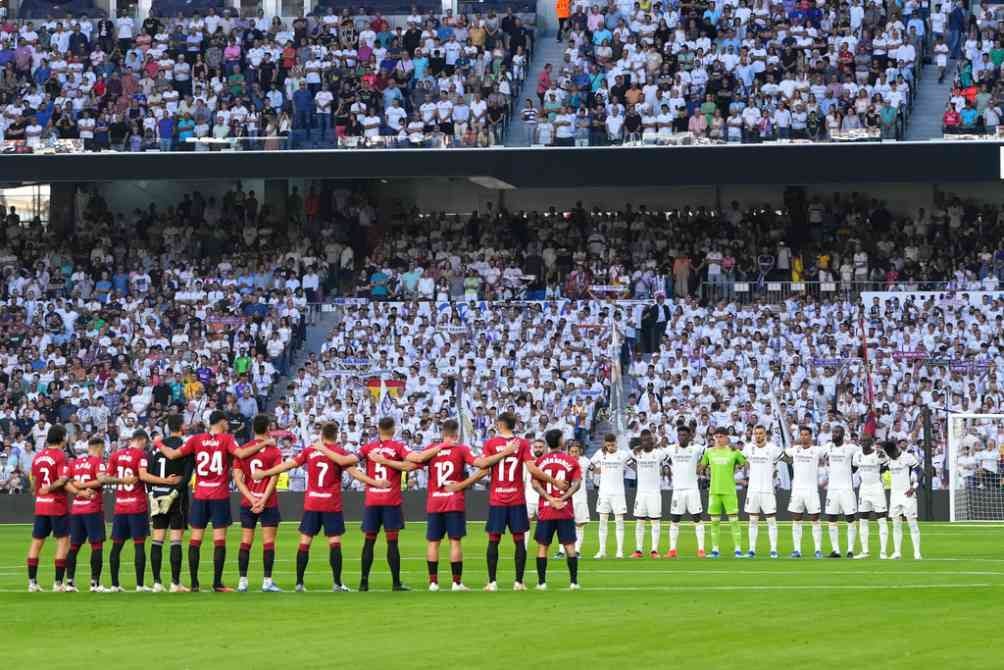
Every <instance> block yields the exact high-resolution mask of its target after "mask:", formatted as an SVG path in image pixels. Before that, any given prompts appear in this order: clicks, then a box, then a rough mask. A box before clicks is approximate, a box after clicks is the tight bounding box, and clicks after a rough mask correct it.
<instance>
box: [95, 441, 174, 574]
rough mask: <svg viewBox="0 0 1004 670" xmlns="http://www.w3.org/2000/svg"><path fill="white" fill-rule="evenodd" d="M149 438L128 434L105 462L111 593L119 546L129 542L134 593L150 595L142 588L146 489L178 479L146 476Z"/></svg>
mask: <svg viewBox="0 0 1004 670" xmlns="http://www.w3.org/2000/svg"><path fill="white" fill-rule="evenodd" d="M149 441H150V436H149V435H147V434H146V431H145V430H137V431H136V432H134V433H133V434H132V437H131V438H130V440H129V444H128V446H126V447H123V448H122V449H119V450H118V451H115V452H113V453H112V455H111V456H110V457H109V458H108V472H109V473H110V474H109V476H108V477H106V478H105V482H107V483H115V484H116V486H115V513H114V514H113V515H112V550H111V552H110V553H109V554H108V572H109V573H111V578H112V585H111V586H110V587H109V588H108V591H109V592H111V593H116V592H120V591H122V587H121V586H120V585H119V559H120V556H121V555H122V545H123V543H124V542H125V541H126V540H127V539H132V541H133V546H134V547H135V550H136V554H135V556H134V559H133V566H134V567H135V569H136V590H137V591H151V590H152V589H151V588H150V587H149V586H146V585H144V583H143V577H144V574H145V573H146V538H147V536H149V535H150V523H149V521H148V519H147V509H148V507H147V502H146V485H147V484H160V485H164V486H173V485H175V484H177V483H178V482H179V481H180V478H179V477H178V476H176V475H175V476H172V477H166V478H165V477H156V476H154V475H151V474H150V473H149V472H147V464H148V461H147V446H148V444H149Z"/></svg>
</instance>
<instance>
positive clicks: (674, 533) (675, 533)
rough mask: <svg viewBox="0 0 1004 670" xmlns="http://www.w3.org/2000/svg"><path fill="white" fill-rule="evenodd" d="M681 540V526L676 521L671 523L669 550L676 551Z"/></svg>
mask: <svg viewBox="0 0 1004 670" xmlns="http://www.w3.org/2000/svg"><path fill="white" fill-rule="evenodd" d="M679 540H680V524H678V523H676V522H675V521H670V522H669V550H670V551H673V550H674V549H676V543H677V542H678V541H679Z"/></svg>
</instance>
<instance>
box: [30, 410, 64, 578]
mask: <svg viewBox="0 0 1004 670" xmlns="http://www.w3.org/2000/svg"><path fill="white" fill-rule="evenodd" d="M65 443H66V429H65V428H63V427H62V426H53V427H51V428H49V432H48V434H47V435H46V436H45V449H43V450H42V451H40V452H38V453H37V454H35V458H33V459H32V460H31V482H32V485H33V486H34V488H35V524H34V527H33V528H32V531H31V545H30V546H29V547H28V591H29V593H35V592H38V591H42V590H43V589H42V587H41V586H39V584H38V556H39V554H41V553H42V547H43V545H45V538H47V537H48V536H49V534H50V533H51V534H52V536H53V537H54V538H56V579H55V583H54V585H53V587H52V590H53V591H62V590H63V575H64V574H65V572H66V554H67V552H69V549H70V536H69V528H68V527H67V526H68V524H67V512H68V511H69V509H68V507H69V505H68V503H67V496H66V491H65V490H63V489H64V486H65V485H66V483H67V482H68V481H69V479H70V470H69V467H68V465H67V462H66V453H65V452H64V451H63V447H64V445H65Z"/></svg>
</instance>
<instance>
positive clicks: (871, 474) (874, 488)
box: [854, 439, 889, 559]
mask: <svg viewBox="0 0 1004 670" xmlns="http://www.w3.org/2000/svg"><path fill="white" fill-rule="evenodd" d="M888 462H889V459H888V458H887V457H886V455H885V452H884V451H882V450H880V449H876V448H875V446H874V445H873V444H872V442H871V439H867V440H863V441H862V444H861V451H859V452H858V453H857V454H855V456H854V465H855V466H856V467H857V469H858V475H860V476H861V488H860V489H859V490H858V525H859V526H860V528H859V531H860V533H859V537H860V538H861V553H859V554H858V555H857V556H855V558H868V521H869V519H873V520H875V521H876V522H878V531H879V558H882V559H884V558H886V547H887V546H888V545H889V524H888V523H886V515H887V513H888V509H889V508H888V507H887V506H886V500H885V488H884V487H883V486H882V471H883V470H885V469H886V466H887V464H888ZM866 515H867V516H866Z"/></svg>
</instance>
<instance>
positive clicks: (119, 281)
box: [0, 187, 1004, 488]
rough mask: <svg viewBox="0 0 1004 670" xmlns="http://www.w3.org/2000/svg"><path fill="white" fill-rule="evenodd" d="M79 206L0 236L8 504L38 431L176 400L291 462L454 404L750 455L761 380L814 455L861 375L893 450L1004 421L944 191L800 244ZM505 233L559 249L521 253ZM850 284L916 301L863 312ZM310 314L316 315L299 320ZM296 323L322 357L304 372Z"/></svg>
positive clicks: (308, 205)
mask: <svg viewBox="0 0 1004 670" xmlns="http://www.w3.org/2000/svg"><path fill="white" fill-rule="evenodd" d="M80 196H81V199H80V201H79V202H80V204H81V206H80V210H79V211H80V218H79V220H78V222H77V225H78V227H77V230H76V232H75V234H74V235H73V236H71V237H68V238H65V239H56V238H54V237H52V236H51V235H48V234H47V233H46V232H45V230H44V229H43V228H42V227H41V226H39V225H38V224H37V223H29V222H27V221H25V222H22V221H21V220H20V218H19V217H18V215H17V213H16V212H10V214H9V215H8V216H7V217H6V218H5V220H4V224H5V225H4V226H3V238H2V244H0V247H2V248H0V251H2V253H0V257H2V258H3V259H4V261H3V262H4V269H3V278H4V281H3V284H2V288H0V290H2V292H3V305H4V309H3V319H2V324H0V326H2V332H3V337H4V341H5V342H6V343H7V345H6V348H5V352H4V354H3V363H4V365H3V366H2V370H0V374H2V380H0V385H2V387H3V389H4V391H3V409H2V410H0V426H3V434H4V439H3V447H4V453H5V455H6V458H7V461H6V466H5V470H4V472H5V475H4V478H3V481H4V482H6V486H7V487H8V488H16V485H17V484H20V483H23V482H22V481H21V478H20V474H19V473H20V472H23V464H24V458H25V457H26V454H27V455H28V456H27V457H28V458H30V453H31V449H32V447H33V446H35V445H37V443H38V441H39V440H44V436H45V432H46V429H47V427H48V425H50V424H51V423H54V422H61V423H64V424H66V425H68V426H70V427H71V432H72V433H73V439H74V441H78V440H83V439H85V438H86V437H87V436H88V435H90V434H91V433H92V432H94V431H98V432H100V433H101V434H105V432H106V431H107V433H108V434H109V436H110V438H111V440H112V443H114V442H115V440H116V439H117V436H122V435H124V434H126V433H127V432H128V431H131V430H132V429H133V428H134V427H136V426H146V427H151V428H152V427H154V426H155V425H156V424H157V422H158V421H159V419H160V418H161V417H162V416H163V414H164V413H165V412H167V411H168V408H169V407H173V406H179V407H181V408H182V410H183V411H184V412H185V414H186V417H187V418H188V419H189V420H191V421H193V422H198V421H199V420H200V419H201V418H204V415H205V414H206V413H207V412H209V411H211V410H212V409H214V408H224V409H225V410H226V411H227V412H229V413H230V415H231V418H232V420H233V422H234V430H235V432H237V433H238V434H241V433H243V432H246V430H247V428H246V423H247V420H248V419H249V418H250V417H251V416H253V415H254V414H255V413H256V412H257V411H259V410H261V409H264V408H265V407H266V406H272V405H273V401H276V404H275V405H274V414H275V416H276V420H277V425H276V427H275V428H276V430H277V431H279V432H280V434H281V435H282V436H283V447H284V449H286V450H287V451H289V450H291V449H293V448H294V447H295V446H296V445H300V444H303V443H305V442H306V441H309V439H311V435H313V433H314V431H315V429H316V425H317V422H319V421H324V420H328V419H333V420H336V421H338V422H339V423H340V424H341V425H342V430H343V432H344V434H345V435H344V440H343V441H344V442H345V443H346V444H349V445H354V444H359V443H361V442H363V441H365V439H366V438H367V437H368V436H372V435H373V434H374V430H375V425H374V424H375V420H376V419H377V418H378V417H379V416H380V415H381V414H385V413H390V414H393V415H396V416H398V418H399V419H400V421H401V425H402V428H403V429H404V431H405V432H404V433H403V436H404V438H405V439H406V440H409V441H411V442H413V443H414V445H415V446H417V445H418V444H421V443H423V442H424V441H425V440H426V439H427V438H428V436H429V434H430V433H429V431H430V430H431V428H430V426H431V424H432V423H433V422H434V421H435V420H436V419H438V418H442V417H443V416H444V413H446V414H447V415H449V414H453V413H455V412H457V407H458V405H462V406H463V407H464V408H465V409H466V411H467V412H468V415H467V417H466V420H467V421H468V422H469V424H467V430H468V431H469V432H468V435H469V436H470V438H471V439H472V440H474V441H479V440H480V439H482V438H483V437H485V436H486V435H487V431H488V430H490V421H488V417H490V416H492V415H494V414H495V413H496V412H497V411H500V409H503V408H510V407H511V408H513V409H514V410H515V411H516V412H517V414H518V415H519V417H520V419H521V421H522V425H521V430H522V431H523V432H524V433H530V434H534V435H538V434H540V433H541V432H542V431H543V430H545V429H548V428H554V427H557V428H560V429H562V430H563V431H566V432H567V434H568V437H569V438H570V439H575V440H577V441H579V442H581V443H583V444H584V445H586V446H587V447H591V446H593V445H595V440H596V438H597V436H598V435H600V434H602V431H603V430H606V429H607V428H605V427H604V426H607V427H608V426H609V425H610V423H609V422H610V421H612V420H613V417H614V414H616V413H618V412H622V413H623V414H622V416H623V420H624V426H625V429H626V430H627V432H628V433H629V434H630V435H631V436H637V435H638V433H639V431H640V430H642V429H643V428H650V429H651V430H653V432H654V433H655V434H656V435H657V439H658V440H660V441H673V439H674V436H673V435H672V434H671V433H672V430H673V426H675V425H676V424H677V422H678V421H679V420H683V421H687V422H691V423H693V424H694V425H695V426H696V427H697V434H698V436H700V437H702V438H703V437H704V436H706V435H707V433H708V431H710V430H712V429H713V428H714V427H715V426H717V425H720V424H727V425H728V426H730V430H732V431H733V433H734V434H735V436H736V438H737V439H739V440H748V439H750V433H751V431H752V428H753V426H754V425H755V424H756V423H757V422H758V421H769V420H770V417H771V416H773V415H774V414H775V413H776V411H777V410H776V409H775V408H774V407H773V406H772V403H771V399H770V391H769V389H771V388H774V387H776V388H777V393H778V398H777V400H778V402H779V407H780V412H781V413H782V414H783V416H785V417H786V419H787V422H788V423H789V424H790V426H797V425H800V424H805V425H810V426H812V427H813V428H814V429H816V430H817V432H819V433H821V434H822V435H823V436H825V435H826V434H827V432H828V431H829V430H830V429H831V428H832V427H833V426H834V425H836V424H842V425H847V426H850V427H851V430H852V436H853V432H854V431H857V430H858V429H860V427H861V426H862V425H863V424H864V422H865V420H866V419H867V411H868V409H869V408H868V405H867V404H866V403H865V401H864V400H863V398H864V397H866V394H867V391H866V386H867V381H866V380H867V378H868V375H866V374H865V373H864V370H865V369H866V367H868V366H871V368H870V369H872V375H871V377H872V379H873V383H874V388H873V391H874V397H875V403H874V406H875V410H876V412H877V415H876V416H875V418H874V421H875V423H876V425H877V427H878V434H879V436H881V437H888V438H889V439H896V440H908V441H909V444H910V445H914V444H915V441H914V440H915V438H916V431H917V423H916V417H917V415H918V412H919V411H920V409H921V408H923V407H931V408H938V409H952V410H962V411H999V410H1000V407H1001V403H1002V402H1004V397H1002V396H1001V394H1000V392H999V390H998V389H999V386H1000V382H1001V380H1000V372H999V370H1000V366H999V358H1000V355H1001V354H1000V351H1001V342H1000V332H1001V327H1000V326H1001V323H1002V322H1004V300H1002V299H1001V298H1000V297H999V296H998V295H996V294H993V293H988V294H987V296H988V297H986V298H983V297H981V296H982V295H983V294H981V293H974V294H973V297H972V298H970V297H968V296H967V293H966V292H968V291H977V292H978V291H993V290H994V289H996V288H997V287H998V286H999V281H1000V279H1001V277H1002V273H1004V251H1002V250H1001V249H1000V244H999V240H1000V234H999V232H1000V230H999V225H1000V224H999V221H1000V219H999V217H1000V210H998V209H997V208H995V207H993V206H989V205H984V204H982V203H974V202H971V201H966V202H963V201H962V200H960V199H958V198H955V197H951V196H949V197H946V198H945V200H944V202H943V203H941V204H939V205H938V206H936V207H934V208H933V209H932V211H930V212H927V211H924V210H923V209H917V210H916V211H912V212H901V213H897V214H896V215H893V214H892V213H890V212H889V211H888V210H887V209H885V207H884V205H883V204H882V203H881V202H878V201H874V200H870V199H868V198H866V197H864V196H853V197H849V198H848V197H845V198H841V199H837V200H835V201H827V202H824V201H822V200H821V199H818V198H817V199H813V200H812V201H811V202H809V203H808V206H807V208H806V211H805V213H804V216H805V217H806V220H807V221H809V222H811V224H812V225H811V226H809V227H808V228H803V227H802V226H799V225H797V223H796V221H795V219H794V215H792V214H791V213H790V212H787V211H785V210H774V209H771V208H768V207H767V206H764V205H758V206H752V207H741V206H740V205H739V204H738V203H732V204H731V205H729V207H728V208H726V209H725V210H724V211H721V212H713V211H711V210H706V209H700V208H698V209H696V210H691V209H689V208H686V209H685V210H676V211H673V212H663V211H660V212H655V211H651V210H649V209H648V208H645V207H638V208H637V209H635V208H632V207H630V206H628V207H625V208H624V209H623V210H621V211H619V212H616V213H613V212H610V213H608V212H605V211H602V212H601V211H598V210H595V211H592V212H589V211H587V210H585V209H584V208H581V207H576V208H573V209H571V210H569V211H568V212H567V213H566V212H561V211H558V210H557V209H553V210H552V211H549V212H545V213H539V214H538V213H533V214H530V213H528V214H526V216H525V217H524V216H523V215H522V214H513V215H509V214H507V213H505V212H494V213H491V214H489V215H487V216H486V215H475V216H465V217H459V216H444V215H440V214H434V213H419V212H411V213H410V214H409V216H407V217H400V218H394V219H392V224H391V225H390V226H389V227H387V228H385V229H383V230H382V231H381V232H375V231H373V230H372V228H373V226H372V225H370V224H371V223H372V221H371V220H370V219H371V218H372V217H374V212H373V211H372V209H371V208H370V206H369V205H368V204H367V202H366V200H365V199H363V198H360V197H355V196H351V195H339V197H338V199H337V201H336V202H334V203H332V209H331V211H330V212H329V213H328V214H326V215H325V219H326V220H325V222H323V223H322V222H320V221H318V213H317V212H318V209H317V204H316V199H317V198H318V195H317V193H316V192H315V190H314V188H313V187H311V188H310V189H309V191H308V194H307V197H306V198H305V199H304V201H302V204H300V201H298V200H296V198H298V197H299V196H298V195H297V194H294V198H292V199H291V202H290V203H289V220H290V222H291V223H290V225H288V226H284V225H281V224H280V223H279V221H278V220H277V219H276V218H275V215H274V214H273V213H272V212H271V211H270V209H269V208H268V206H260V205H259V204H258V201H257V198H256V196H255V194H254V193H253V192H248V193H244V192H243V191H242V190H240V189H239V188H236V189H232V190H231V191H229V192H227V193H226V194H225V195H224V196H222V197H220V198H218V199H217V198H215V197H210V198H205V197H203V196H201V195H200V194H198V193H195V194H191V195H186V196H184V198H183V199H182V200H181V201H180V202H178V203H176V204H174V205H173V206H168V207H164V206H163V205H154V204H152V203H151V205H150V206H149V208H147V209H146V210H142V209H140V210H135V211H133V212H131V213H130V212H120V211H116V210H115V208H114V205H112V204H109V203H107V202H105V200H104V198H103V197H102V196H101V194H100V192H99V191H94V192H90V191H84V192H82V193H81V194H80ZM328 219H330V220H332V221H337V222H338V223H337V224H335V225H329V224H328V222H327V221H328ZM544 223H546V225H544ZM527 224H529V230H532V231H544V230H553V231H554V235H555V237H554V239H550V238H547V237H540V238H538V237H537V236H536V235H526V233H527V230H526V229H523V228H521V226H524V225H527ZM803 230H808V231H811V232H812V233H813V235H814V236H815V237H813V236H812V235H810V236H809V237H805V236H803V235H802V234H801V231H803ZM322 231H323V232H322ZM366 231H369V233H367V232H366ZM963 231H965V232H963ZM367 234H368V235H369V238H367ZM381 235H382V236H381ZM367 239H369V242H367ZM722 240H735V241H736V243H735V244H732V243H730V244H728V245H725V244H723V242H722ZM113 241H114V242H113ZM351 241H354V242H355V247H354V246H353V244H350V243H349V242H351ZM506 241H508V242H509V243H508V244H507V243H506ZM559 242H560V244H559ZM936 249H937V250H938V253H935V250H936ZM768 256H769V257H770V258H769V259H768V258H765V257H768ZM192 258H197V259H199V260H198V261H196V262H194V263H192V262H191V259H192ZM656 258H658V259H660V262H656V260H655V259H656ZM948 259H955V260H954V263H953V264H952V265H949V264H947V263H948ZM607 266H609V270H607V271H603V268H604V267H607ZM813 282H815V283H813ZM775 284H776V286H774V285H775ZM827 284H832V285H833V288H832V290H827V289H826V285H827ZM741 285H742V286H745V291H743V290H740V286H741ZM807 286H814V287H815V289H813V290H807V288H806V287H807ZM869 290H886V291H904V292H913V291H919V290H928V291H934V292H938V293H934V294H931V295H930V296H925V297H920V298H911V299H907V298H906V297H905V296H906V295H907V293H904V300H903V301H900V302H898V303H888V302H887V303H885V304H883V303H881V302H874V301H873V302H871V303H870V304H867V305H866V306H865V307H866V309H864V310H861V309H859V308H858V307H857V306H856V303H857V302H858V301H859V300H860V299H861V293H862V292H863V291H869ZM329 296H330V297H329ZM322 300H326V301H327V302H328V303H329V305H328V307H327V308H326V309H328V310H332V311H328V312H325V313H324V314H320V313H319V311H320V310H318V309H315V308H314V305H315V304H316V303H317V302H319V301H322ZM332 300H333V302H332ZM315 320H316V321H317V323H318V325H317V326H315V327H314V328H313V329H312V330H314V331H316V330H317V329H319V328H321V329H323V330H324V333H322V334H321V338H322V339H318V337H317V335H316V334H315V336H314V339H313V340H311V341H312V342H314V343H315V344H316V346H311V347H310V348H309V350H307V351H302V352H300V353H298V352H297V350H298V348H300V347H301V346H302V345H303V343H304V342H306V341H307V339H308V338H307V330H308V325H309V324H310V323H312V322H314V321H315ZM614 333H616V341H615V336H614ZM863 341H867V342H868V349H869V350H870V351H872V355H873V356H874V360H873V361H871V362H868V361H864V360H863V359H862V347H861V345H862V342H863ZM320 342H323V344H320ZM617 342H619V343H620V346H617ZM897 352H899V353H897ZM902 352H907V354H903V353H902ZM615 368H617V369H620V370H622V371H623V379H624V383H623V394H622V397H623V399H622V400H619V401H618V400H615V399H613V398H612V397H611V395H612V393H611V387H612V384H611V382H612V380H613V378H614V376H615V375H614V369H615ZM460 398H463V400H462V401H461V400H460ZM820 439H823V438H822V437H821V438H820ZM911 448H913V447H912V446H911ZM941 449H942V447H941V446H940V445H939V446H938V453H937V454H936V458H943V451H942V450H941ZM296 481H297V478H296V476H295V474H294V477H293V478H292V479H291V482H292V485H293V486H294V488H295V486H296ZM420 483H421V480H420V478H419V479H416V480H415V481H414V482H412V483H411V485H413V486H418V485H420ZM666 483H667V486H668V485H670V483H671V482H670V481H669V480H668V479H667V482H666ZM939 485H940V484H939Z"/></svg>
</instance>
